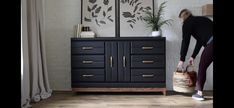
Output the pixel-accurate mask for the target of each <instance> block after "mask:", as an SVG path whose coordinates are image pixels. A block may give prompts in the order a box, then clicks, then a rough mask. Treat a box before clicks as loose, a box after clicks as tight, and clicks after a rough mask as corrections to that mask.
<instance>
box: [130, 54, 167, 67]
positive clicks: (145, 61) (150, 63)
mask: <svg viewBox="0 0 234 108" xmlns="http://www.w3.org/2000/svg"><path fill="white" fill-rule="evenodd" d="M164 57H165V56H164V55H132V56H131V67H132V68H138V67H164V65H165V59H164Z"/></svg>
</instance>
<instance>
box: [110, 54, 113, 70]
mask: <svg viewBox="0 0 234 108" xmlns="http://www.w3.org/2000/svg"><path fill="white" fill-rule="evenodd" d="M110 67H111V68H112V67H113V57H112V56H110Z"/></svg>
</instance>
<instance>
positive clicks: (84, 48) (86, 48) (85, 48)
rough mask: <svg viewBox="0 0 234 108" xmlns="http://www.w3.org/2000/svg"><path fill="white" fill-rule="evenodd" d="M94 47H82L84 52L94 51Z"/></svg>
mask: <svg viewBox="0 0 234 108" xmlns="http://www.w3.org/2000/svg"><path fill="white" fill-rule="evenodd" d="M92 49H93V47H82V50H92Z"/></svg>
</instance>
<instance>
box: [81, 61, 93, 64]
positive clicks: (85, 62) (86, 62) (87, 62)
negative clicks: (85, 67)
mask: <svg viewBox="0 0 234 108" xmlns="http://www.w3.org/2000/svg"><path fill="white" fill-rule="evenodd" d="M82 63H83V64H92V63H93V61H82Z"/></svg>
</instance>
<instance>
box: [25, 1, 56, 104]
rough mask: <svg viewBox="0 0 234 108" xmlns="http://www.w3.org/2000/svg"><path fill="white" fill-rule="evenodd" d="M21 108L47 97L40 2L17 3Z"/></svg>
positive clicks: (41, 4)
mask: <svg viewBox="0 0 234 108" xmlns="http://www.w3.org/2000/svg"><path fill="white" fill-rule="evenodd" d="M21 6H22V8H21V19H22V20H21V32H22V34H21V36H22V38H21V39H22V40H21V42H22V54H23V56H22V61H23V65H22V67H23V69H22V71H23V72H22V74H21V76H22V77H21V106H22V107H23V108H27V107H30V102H39V101H40V100H41V99H46V98H48V97H50V96H51V93H52V90H51V89H50V85H49V81H48V73H47V65H46V54H45V43H44V21H43V19H44V18H43V16H44V15H43V0H21Z"/></svg>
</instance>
